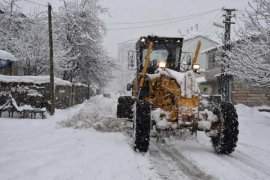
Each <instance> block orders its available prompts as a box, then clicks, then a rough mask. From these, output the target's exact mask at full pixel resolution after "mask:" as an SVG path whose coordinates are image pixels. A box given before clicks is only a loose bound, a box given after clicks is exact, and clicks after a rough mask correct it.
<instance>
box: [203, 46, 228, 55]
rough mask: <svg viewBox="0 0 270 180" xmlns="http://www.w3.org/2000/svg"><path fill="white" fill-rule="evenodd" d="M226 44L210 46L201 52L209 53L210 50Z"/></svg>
mask: <svg viewBox="0 0 270 180" xmlns="http://www.w3.org/2000/svg"><path fill="white" fill-rule="evenodd" d="M222 46H224V45H223V44H220V45H217V46H213V47H210V48H208V49H205V50H203V51H201V52H200V53H201V54H203V53H208V52H209V51H212V50H215V49H218V48H220V47H222Z"/></svg>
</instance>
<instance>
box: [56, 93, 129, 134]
mask: <svg viewBox="0 0 270 180" xmlns="http://www.w3.org/2000/svg"><path fill="white" fill-rule="evenodd" d="M116 108H117V99H110V98H106V97H103V96H102V95H98V96H95V97H92V98H91V99H90V100H89V101H87V102H86V103H85V105H84V107H83V108H82V109H81V110H80V112H79V113H78V114H76V115H74V116H73V117H71V118H69V119H68V120H65V121H61V122H59V125H60V126H63V127H72V128H75V129H85V128H94V129H96V130H99V131H106V132H124V133H126V134H131V131H132V124H131V123H130V122H128V121H127V120H126V119H117V118H116Z"/></svg>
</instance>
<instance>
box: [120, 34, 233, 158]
mask: <svg viewBox="0 0 270 180" xmlns="http://www.w3.org/2000/svg"><path fill="white" fill-rule="evenodd" d="M182 44H183V38H169V37H157V36H148V37H141V38H140V39H139V41H138V42H137V44H136V53H137V54H136V58H137V59H136V61H137V73H136V78H135V79H134V80H133V82H132V84H129V85H128V89H132V96H122V97H119V99H118V105H117V117H119V118H129V119H133V123H134V137H133V138H134V150H135V151H139V152H147V151H148V147H149V141H150V131H152V134H155V133H156V134H158V133H160V132H163V131H177V130H179V129H189V130H190V131H191V132H196V131H205V132H206V134H207V135H208V136H209V137H210V138H211V140H212V144H213V147H214V149H215V152H217V153H219V154H230V153H231V152H233V151H234V148H235V147H236V142H237V140H238V138H237V136H238V117H237V113H236V110H235V108H234V106H233V105H232V104H230V103H225V102H222V99H221V96H218V95H217V96H203V95H201V94H200V90H199V88H198V85H197V82H196V76H195V74H196V73H197V71H198V69H199V65H198V64H196V59H197V56H198V53H199V48H200V43H198V46H197V49H196V51H195V55H194V58H193V61H192V59H184V58H181V56H182V54H183V52H182Z"/></svg>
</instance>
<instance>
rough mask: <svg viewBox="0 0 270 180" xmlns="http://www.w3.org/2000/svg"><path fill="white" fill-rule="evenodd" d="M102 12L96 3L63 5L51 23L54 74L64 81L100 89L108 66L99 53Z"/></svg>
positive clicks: (85, 0) (93, 0) (85, 1)
mask: <svg viewBox="0 0 270 180" xmlns="http://www.w3.org/2000/svg"><path fill="white" fill-rule="evenodd" d="M105 12H106V9H104V8H103V7H101V6H100V4H99V1H98V0H82V1H71V2H70V1H64V6H63V7H61V8H60V11H59V13H58V15H57V18H56V21H55V27H56V31H55V34H56V35H55V37H56V46H57V52H56V53H55V55H56V60H57V67H58V71H59V72H61V73H62V77H63V79H64V80H69V81H71V82H72V81H81V82H82V81H83V82H87V83H97V84H99V85H102V84H103V83H104V82H105V80H106V79H107V78H106V77H108V76H109V74H110V70H111V67H112V66H113V65H112V63H111V62H110V61H109V59H110V58H109V57H108V56H107V54H106V52H105V51H104V49H103V46H102V42H103V36H104V34H105V24H104V23H103V21H102V20H101V19H100V18H99V15H100V14H102V13H105Z"/></svg>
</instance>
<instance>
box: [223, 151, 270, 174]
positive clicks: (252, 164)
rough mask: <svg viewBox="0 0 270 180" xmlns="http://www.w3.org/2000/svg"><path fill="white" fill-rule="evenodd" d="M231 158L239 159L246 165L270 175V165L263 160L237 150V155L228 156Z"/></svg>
mask: <svg viewBox="0 0 270 180" xmlns="http://www.w3.org/2000/svg"><path fill="white" fill-rule="evenodd" d="M228 157H229V158H232V159H234V160H236V161H239V162H241V163H243V164H245V165H246V166H248V167H250V168H253V169H255V170H257V171H259V172H261V173H263V174H264V175H266V176H269V177H270V167H268V166H266V165H265V164H262V162H259V161H257V160H256V159H254V158H253V157H250V156H248V155H246V154H244V153H242V152H239V151H238V152H235V156H228Z"/></svg>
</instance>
